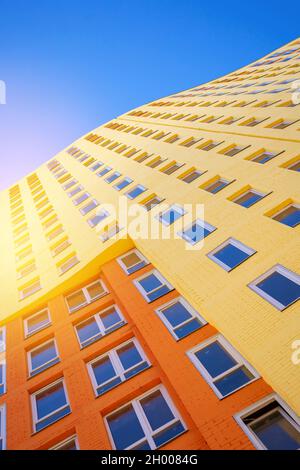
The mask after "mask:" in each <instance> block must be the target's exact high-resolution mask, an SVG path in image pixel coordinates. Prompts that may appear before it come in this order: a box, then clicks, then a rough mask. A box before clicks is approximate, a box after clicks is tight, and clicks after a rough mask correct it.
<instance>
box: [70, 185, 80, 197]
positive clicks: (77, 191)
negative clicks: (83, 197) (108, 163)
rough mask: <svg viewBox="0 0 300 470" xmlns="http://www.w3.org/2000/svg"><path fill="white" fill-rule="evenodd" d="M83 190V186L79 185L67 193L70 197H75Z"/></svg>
mask: <svg viewBox="0 0 300 470" xmlns="http://www.w3.org/2000/svg"><path fill="white" fill-rule="evenodd" d="M82 190H83V187H82V186H80V185H79V186H76V188H74V189H72V191H69V192H68V193H67V194H68V196H69V197H73V196H75V194H78V193H80V191H82Z"/></svg>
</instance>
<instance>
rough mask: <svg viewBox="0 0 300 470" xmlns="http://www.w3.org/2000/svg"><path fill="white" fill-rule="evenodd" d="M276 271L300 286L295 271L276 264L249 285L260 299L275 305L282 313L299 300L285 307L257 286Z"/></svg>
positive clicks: (299, 279)
mask: <svg viewBox="0 0 300 470" xmlns="http://www.w3.org/2000/svg"><path fill="white" fill-rule="evenodd" d="M275 271H276V272H278V273H279V274H281V275H282V276H284V277H286V278H287V279H289V280H290V281H293V282H295V283H296V284H298V285H300V276H299V275H298V274H296V273H294V272H293V271H290V270H289V269H287V268H285V267H284V266H282V264H275V266H273V267H272V268H270V269H269V270H268V271H266V272H265V273H263V274H261V276H259V277H257V278H256V279H254V281H252V282H250V283H249V284H248V287H250V289H252V290H253V291H254V292H255V293H256V294H258V295H259V296H260V297H262V298H263V299H265V300H267V301H268V302H269V303H270V304H271V305H273V307H276V308H277V309H278V310H281V311H282V310H285V309H286V308H288V307H290V306H291V305H293V304H294V303H295V302H297V300H299V299H296V300H293V301H292V302H291V303H289V304H288V305H283V304H282V303H280V302H279V301H278V300H276V299H274V298H273V297H271V296H270V295H269V294H267V293H266V292H265V291H263V290H262V289H260V288H259V287H258V286H257V284H259V283H260V282H261V281H263V280H265V279H266V278H267V277H269V276H270V275H271V274H273V273H274V272H275Z"/></svg>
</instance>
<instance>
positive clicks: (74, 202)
mask: <svg viewBox="0 0 300 470" xmlns="http://www.w3.org/2000/svg"><path fill="white" fill-rule="evenodd" d="M82 197H84V199H82V201H81V200H80V199H81V198H82ZM89 197H91V195H90V193H88V192H87V191H83V193H82V194H80V196H78V197H77V198H76V199H73V204H74V206H80V205H81V204H83V203H84V202H85V201H86V200H87V199H88V198H89Z"/></svg>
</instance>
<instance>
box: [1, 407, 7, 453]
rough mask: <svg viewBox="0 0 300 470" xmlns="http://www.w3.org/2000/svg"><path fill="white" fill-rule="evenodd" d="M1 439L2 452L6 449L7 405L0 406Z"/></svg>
mask: <svg viewBox="0 0 300 470" xmlns="http://www.w3.org/2000/svg"><path fill="white" fill-rule="evenodd" d="M0 414H1V419H0V423H1V426H0V438H1V439H2V450H5V449H6V405H5V404H4V405H1V406H0Z"/></svg>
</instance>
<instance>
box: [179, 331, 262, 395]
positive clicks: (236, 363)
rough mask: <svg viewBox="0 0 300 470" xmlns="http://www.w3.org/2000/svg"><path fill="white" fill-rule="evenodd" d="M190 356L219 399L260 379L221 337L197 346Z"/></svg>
mask: <svg viewBox="0 0 300 470" xmlns="http://www.w3.org/2000/svg"><path fill="white" fill-rule="evenodd" d="M188 355H189V357H190V359H191V361H192V362H193V364H194V365H195V366H196V368H197V369H198V370H199V372H200V373H201V375H202V376H203V378H204V379H205V380H206V381H207V382H208V384H209V385H210V386H211V387H212V389H213V390H214V391H215V393H216V395H217V396H218V397H219V398H223V397H226V396H227V395H230V394H231V393H233V392H235V391H236V390H239V389H240V388H241V387H244V386H245V385H247V384H248V383H250V382H252V381H253V380H255V379H257V378H258V375H257V372H256V371H255V370H254V369H253V368H252V367H251V366H250V364H248V363H246V361H245V360H244V359H243V358H242V357H241V356H240V355H239V354H238V353H237V351H236V350H235V349H233V348H232V346H231V345H230V344H229V343H228V342H227V341H226V340H225V339H224V338H223V337H222V336H221V335H218V336H217V337H213V338H210V339H209V340H208V341H205V342H204V343H202V344H200V345H198V346H196V347H195V348H193V349H192V350H191V351H189V353H188Z"/></svg>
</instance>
